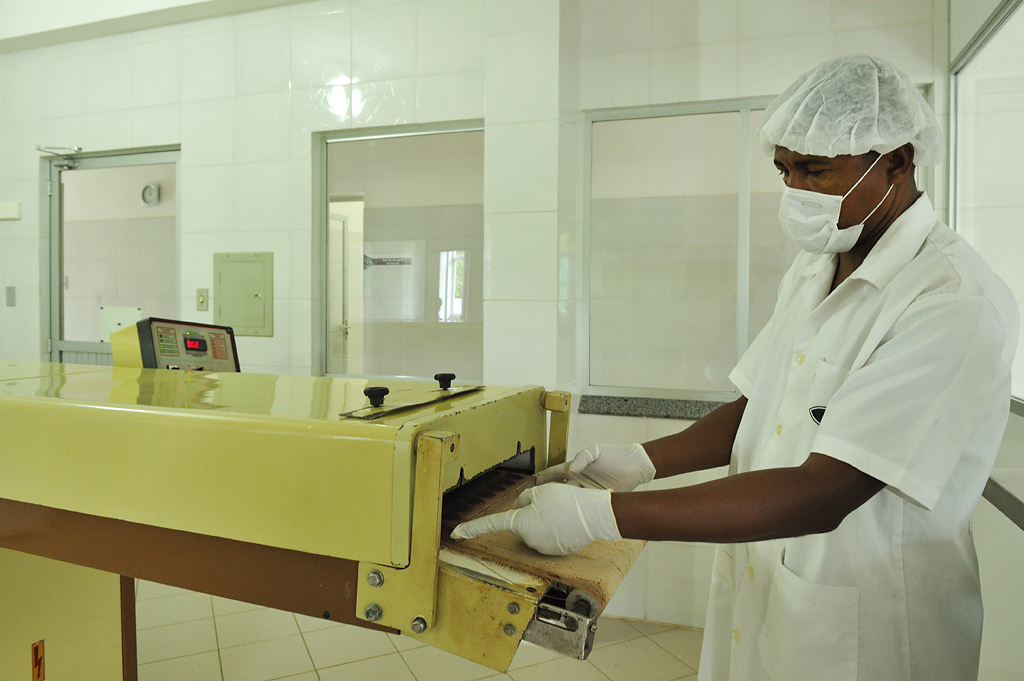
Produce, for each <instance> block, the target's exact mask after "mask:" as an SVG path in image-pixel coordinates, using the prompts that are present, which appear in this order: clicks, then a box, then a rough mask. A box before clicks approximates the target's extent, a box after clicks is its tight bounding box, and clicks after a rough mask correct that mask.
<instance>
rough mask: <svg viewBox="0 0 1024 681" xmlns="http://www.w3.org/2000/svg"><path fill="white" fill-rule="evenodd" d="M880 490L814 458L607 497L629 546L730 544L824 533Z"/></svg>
mask: <svg viewBox="0 0 1024 681" xmlns="http://www.w3.org/2000/svg"><path fill="white" fill-rule="evenodd" d="M883 487H884V485H883V483H881V482H879V481H878V480H876V479H874V478H872V477H870V476H868V475H866V474H865V473H863V472H861V471H859V470H857V469H856V468H853V467H852V466H849V465H848V464H845V463H843V462H840V461H837V460H835V459H832V458H830V457H827V456H823V455H821V454H812V455H811V457H810V458H809V459H808V460H807V462H806V463H805V464H804V465H802V466H798V467H795V468H773V469H767V470H761V471H752V472H748V473H741V474H739V475H734V476H730V477H727V478H722V479H720V480H712V481H711V482H706V483H703V484H700V485H692V486H690V487H681V488H678V489H669V490H660V491H656V492H633V493H622V494H612V510H613V512H614V513H615V520H616V523H617V525H618V528H619V532H620V533H621V534H622V536H623V537H625V538H628V539H648V540H652V541H701V542H712V543H734V542H743V541H758V540H763V539H775V538H779V537H796V536H801V535H805V534H816V533H819V532H829V531H831V530H833V529H835V528H836V527H838V526H839V524H840V523H841V522H842V520H843V518H845V517H846V515H847V514H849V513H850V512H852V511H853V510H854V509H856V508H857V507H859V506H860V505H861V504H863V503H864V502H865V501H867V500H868V499H870V498H871V497H872V496H873V495H874V494H876V493H877V492H878V491H879V490H881V489H882V488H883Z"/></svg>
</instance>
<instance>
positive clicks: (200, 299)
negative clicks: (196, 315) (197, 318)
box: [196, 288, 210, 312]
mask: <svg viewBox="0 0 1024 681" xmlns="http://www.w3.org/2000/svg"><path fill="white" fill-rule="evenodd" d="M209 309H210V289H208V288H197V289H196V310H197V311H198V312H206V311H207V310H209Z"/></svg>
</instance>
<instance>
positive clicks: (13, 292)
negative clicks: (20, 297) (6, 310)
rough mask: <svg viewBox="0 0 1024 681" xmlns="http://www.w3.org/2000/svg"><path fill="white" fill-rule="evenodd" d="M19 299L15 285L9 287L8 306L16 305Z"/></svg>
mask: <svg viewBox="0 0 1024 681" xmlns="http://www.w3.org/2000/svg"><path fill="white" fill-rule="evenodd" d="M16 301H17V293H16V289H15V287H14V286H8V287H7V307H14V305H15V302H16Z"/></svg>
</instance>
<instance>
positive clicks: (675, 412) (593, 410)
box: [579, 395, 724, 421]
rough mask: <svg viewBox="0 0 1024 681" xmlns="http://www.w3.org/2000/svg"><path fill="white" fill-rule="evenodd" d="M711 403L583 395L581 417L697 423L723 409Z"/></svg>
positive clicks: (720, 404)
mask: <svg viewBox="0 0 1024 681" xmlns="http://www.w3.org/2000/svg"><path fill="white" fill-rule="evenodd" d="M722 404H724V403H723V402H709V401H707V400H667V399H662V398H657V397H611V396H607V395H583V396H581V397H580V406H579V413H581V414H594V415H599V416H633V417H639V418H649V419H676V420H680V421H696V420H697V419H699V418H702V417H703V416H706V415H707V414H710V413H711V412H712V411H714V410H715V409H717V408H718V407H720V406H722Z"/></svg>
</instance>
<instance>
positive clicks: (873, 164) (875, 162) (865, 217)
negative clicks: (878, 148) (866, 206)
mask: <svg viewBox="0 0 1024 681" xmlns="http://www.w3.org/2000/svg"><path fill="white" fill-rule="evenodd" d="M882 156H883V154H879V155H878V158H876V159H875V161H874V163H872V164H871V165H870V166H869V167H868V169H867V170H865V171H864V174H863V175H861V176H860V180H857V181H856V182H854V183H853V186H852V187H850V191H848V192H846V193H845V194H843V200H845V199H846V197H847V196H849V195H850V194H852V193H853V190H854V189H856V188H857V185H859V184H860V183H861V180H863V179H864V178H865V177H867V176H868V173H870V172H871V171H872V169H874V167H875V166H876V165H878V162H879V161H881V160H882ZM895 186H896V185H893V184H890V185H889V191H887V192H885V196H883V197H882V200H881V201H879V202H878V205H876V206H875V207H874V208H872V209H871V212H870V213H868V214H867V215H866V216H864V219H863V220H861V221H860V222H858V223H857V224H858V225H863V224H864V223H865V222H867V221H868V220H869V219H870V218H871V216H872V215H874V214H875V211H876V210H878V209H879V208H881V207H882V204H883V203H885V200H886V199H887V198H889V194H891V193H892V189H893V187H895ZM841 203H842V201H840V204H841Z"/></svg>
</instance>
